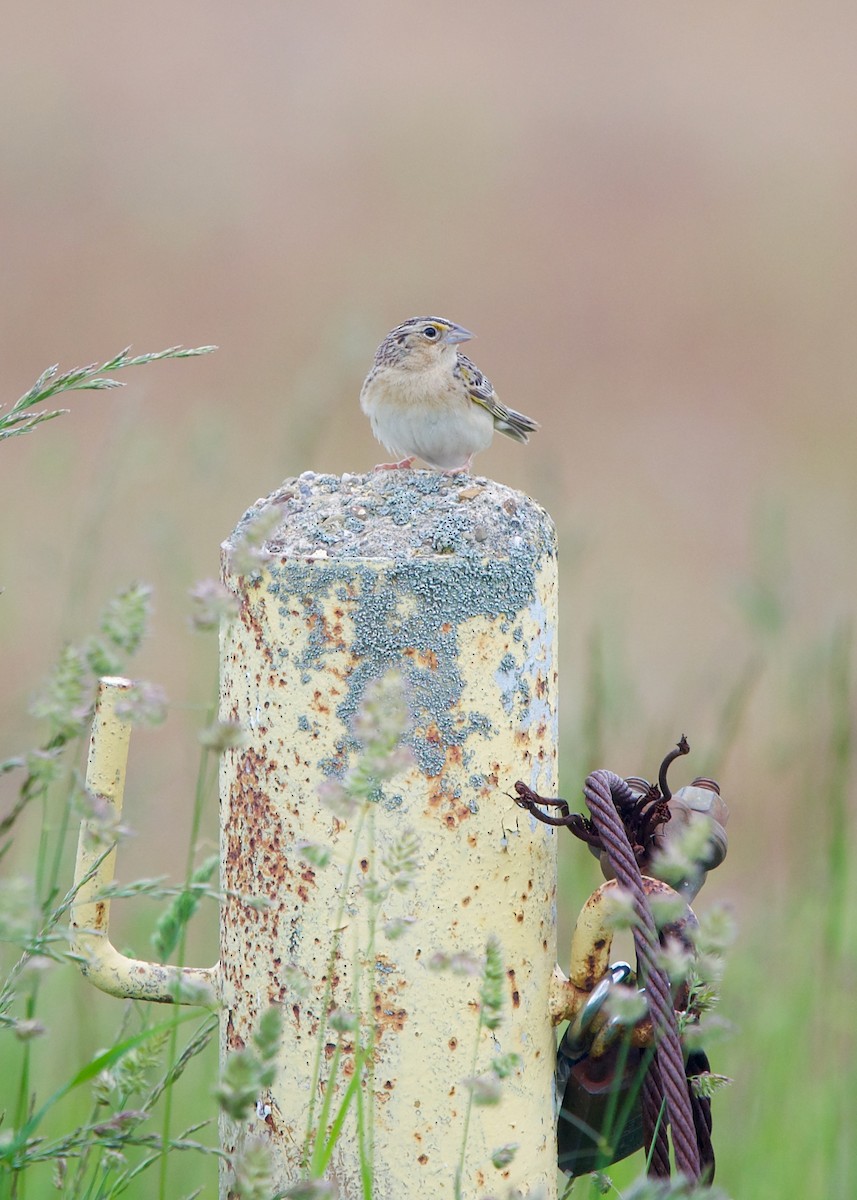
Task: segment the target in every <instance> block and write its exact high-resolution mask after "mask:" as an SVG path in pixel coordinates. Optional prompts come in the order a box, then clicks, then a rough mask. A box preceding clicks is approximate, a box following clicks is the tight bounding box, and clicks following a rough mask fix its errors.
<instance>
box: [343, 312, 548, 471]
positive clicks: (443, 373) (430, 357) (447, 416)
mask: <svg viewBox="0 0 857 1200" xmlns="http://www.w3.org/2000/svg"><path fill="white" fill-rule="evenodd" d="M472 337H473V334H472V333H469V332H468V330H466V329H464V328H462V326H461V325H456V324H455V323H454V322H453V321H447V320H446V319H445V318H443V317H411V319H410V320H408V321H404V322H403V323H402V324H401V325H397V326H396V328H395V329H393V330H392V331H391V332H390V333H388V334H387V336H386V337H385V338H384V340H383V342H382V343H381V345H380V346H379V347H378V349H377V351H376V353H375V362H374V364H373V366H372V370H371V371H370V372H369V374H368V375H367V376H366V380H365V382H364V384H363V388H362V390H361V392H360V407H361V408H362V409H363V411H364V412H365V413H366V415H367V416H368V417H369V421H370V423H371V425H372V432H373V433H374V434H375V437H376V438H377V439H378V441H379V442H381V443H382V444H383V445H384V446H386V448H387V449H388V450H390V451H391V452H392V453H393V454H396V455H399V456H400V461H398V462H395V463H381V464H379V466H380V467H381V468H394V467H409V466H410V465H411V463H412V462H413V461H414V459H415V458H421V459H422V460H423V461H424V462H427V463H428V464H429V466H431V467H435V468H436V469H437V470H443V471H459V470H460V471H469V470H470V467H471V464H472V461H473V456H474V454H478V453H479V452H480V451H481V450H484V449H486V447H487V446H489V445H490V443H491V439H492V437H493V436H494V430H495V429H498V430H499V431H500V432H501V433H504V434H506V436H507V437H510V438H513V439H514V440H515V441H516V442H527V441H528V440H529V436H528V435H529V434H530V433H532V432H534V431H535V430H536V429H538V425H537V423H536V422H535V421H533V420H532V419H531V418H530V417H525V416H524V415H523V413H519V412H515V410H514V409H511V408H506V407H505V405H503V404H501V403H500V401H499V400H498V398H497V393H496V392H495V391H494V388H493V387H492V385H491V383H490V381H489V380H488V379H486V378H485V376H484V375H483V374H482V372H481V371H480V370H479V368H478V367H477V366H475V365H474V364H473V363H472V362H471V361H470V359H469V358H467V357H466V356H465V355H464V354H462V353H461V351H460V350H459V349H458V345H459V344H460V343H461V342H466V341H469V340H470V338H472ZM376 469H377V468H376Z"/></svg>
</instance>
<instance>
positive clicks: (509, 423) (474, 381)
mask: <svg viewBox="0 0 857 1200" xmlns="http://www.w3.org/2000/svg"><path fill="white" fill-rule="evenodd" d="M455 369H456V372H457V374H458V375H459V376H460V378H461V379H463V381H464V383H465V386H466V387H467V394H468V395H469V396H470V399H471V400H472V401H473V402H474V403H475V404H481V405H482V407H483V408H485V409H487V410H488V412H489V413H490V414H491V416H492V417H493V418H494V426H495V428H496V429H498V430H499V432H500V433H505V434H506V435H507V436H508V437H511V438H514V439H515V441H516V442H526V441H528V440H529V439H528V438H527V434H528V433H534V432H535V430H537V429H538V427H539V426H538V422H537V421H534V420H533V419H532V417H525V416H524V414H523V413H519V412H515V410H514V409H513V408H507V407H506V405H505V404H501V403H500V401H499V400H498V399H497V393H496V392H495V391H494V387H493V385H492V383H491V381H490V379H486V377H485V376H484V375H483V374H482V372H481V371H480V370H479V368H478V367H477V366H476V365H475V363H472V362H471V361H470V359H469V358H468V357H467V356H466V355H465V354H459V356H458V362H457V363H456V368H455Z"/></svg>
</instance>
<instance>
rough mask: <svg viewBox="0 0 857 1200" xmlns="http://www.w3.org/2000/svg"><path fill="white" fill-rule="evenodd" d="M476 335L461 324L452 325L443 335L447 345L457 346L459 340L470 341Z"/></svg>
mask: <svg viewBox="0 0 857 1200" xmlns="http://www.w3.org/2000/svg"><path fill="white" fill-rule="evenodd" d="M475 336H476V335H475V334H474V333H471V332H470V330H469V329H464V328H463V327H462V326H461V325H451V326H450V327H449V329H448V330H447V332H446V333H445V334H444V335H443V340H444V341H445V342H446V344H447V346H455V345H457V344H458V343H459V342H469V341H470V339H471V338H472V337H475Z"/></svg>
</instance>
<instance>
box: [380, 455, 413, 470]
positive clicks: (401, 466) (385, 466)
mask: <svg viewBox="0 0 857 1200" xmlns="http://www.w3.org/2000/svg"><path fill="white" fill-rule="evenodd" d="M414 457H416V456H414ZM413 461H414V458H413V457H412V458H403V459H401V461H400V462H395V463H377V464H376V466H375V470H376V471H407V469H408V467H409V466H410V465H411V463H412V462H413Z"/></svg>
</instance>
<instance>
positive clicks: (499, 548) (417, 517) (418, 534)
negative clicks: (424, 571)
mask: <svg viewBox="0 0 857 1200" xmlns="http://www.w3.org/2000/svg"><path fill="white" fill-rule="evenodd" d="M272 508H274V509H279V510H280V513H281V521H280V523H279V524H278V525H277V524H276V518H275V517H274V526H275V527H274V529H273V532H270V533H268V534H267V537H266V539H265V545H264V549H265V551H266V552H267V553H268V554H271V555H275V556H284V557H286V558H290V559H291V558H296V557H314V558H393V559H399V560H406V559H413V558H424V557H431V556H434V555H450V554H452V555H458V556H461V557H463V558H465V559H468V558H472V557H474V556H476V557H483V556H494V555H499V556H501V557H502V556H506V555H508V554H510V553H511V552H512V551H514V550H516V549H525V548H526V547H529V550H530V553H531V555H535V556H537V557H540V556H541V554H542V553H544V552H545V551H548V550H551V549H552V548H553V545H554V531H553V522H552V521H551V519H550V517H549V516H548V515H547V513H546V512H545V511H544V509H542V508H540V507H539V505H537V504H536V503H535V502H534V501H532V500H530V498H529V497H528V496H525V495H523V494H522V493H521V492H516V491H514V490H513V489H512V488H508V487H506V486H505V485H504V484H502V483H497V482H495V481H494V480H492V479H486V478H484V477H481V476H480V477H474V476H470V475H440V474H437V473H436V472H434V471H375V472H373V473H372V474H369V475H342V476H338V475H318V474H316V473H315V472H313V471H305V472H304V473H303V475H300V476H298V477H297V478H296V479H287V480H285V481H284V483H283V484H282V486H281V487H280V488H278V489H277V491H276V492H274V493H273V494H272V495H270V496H268V497H266V498H265V499H262V500H258V501H257V502H256V503H255V504H254V505H253V507H252V508H250V509H248V510H247V512H246V513H245V514H244V516H243V517H242V518H241V521H240V522H239V524H238V527H237V528H236V530H235V532H234V533H233V534H232V537H231V538H230V539H229V541H228V542H227V543H226V545H227V548H228V547H229V546H234V545H235V544H236V543H237V542H238V541H239V540H240V539H241V538H242V536H244V535H245V534H246V532H247V530H248V529H249V528H250V526H251V525H252V524H253V522H255V521H256V520H258V518H259V517H260V516H261V514H263V513H265V515H266V516H267V515H268V514H269V513H270V510H271V509H272Z"/></svg>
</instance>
